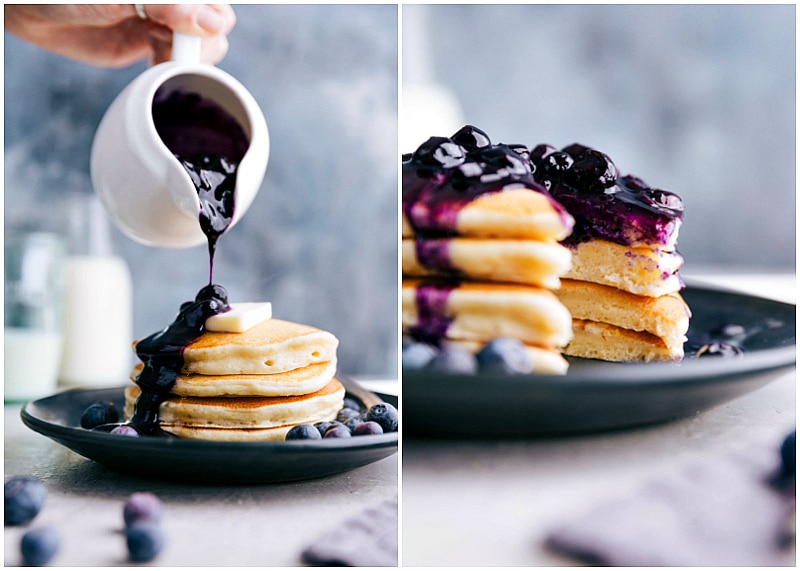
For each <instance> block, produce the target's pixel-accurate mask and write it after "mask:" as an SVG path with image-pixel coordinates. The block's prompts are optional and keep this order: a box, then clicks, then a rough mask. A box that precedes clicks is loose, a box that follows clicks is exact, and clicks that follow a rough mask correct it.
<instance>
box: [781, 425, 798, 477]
mask: <svg viewBox="0 0 800 571" xmlns="http://www.w3.org/2000/svg"><path fill="white" fill-rule="evenodd" d="M796 433H797V431H796V430H792V432H791V433H790V434H789V435H788V436H786V438H784V439H783V442H782V443H781V469H782V470H783V473H784V474H785V475H787V476H790V475H793V474H795V457H796V456H797V436H796Z"/></svg>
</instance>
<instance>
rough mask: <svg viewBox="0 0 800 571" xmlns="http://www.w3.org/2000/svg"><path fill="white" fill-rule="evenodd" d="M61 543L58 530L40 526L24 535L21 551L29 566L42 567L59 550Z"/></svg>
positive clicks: (26, 564)
mask: <svg viewBox="0 0 800 571" xmlns="http://www.w3.org/2000/svg"><path fill="white" fill-rule="evenodd" d="M60 544H61V540H60V537H59V535H58V532H57V531H56V530H55V529H53V528H52V527H38V528H34V529H31V530H29V531H28V532H26V533H25V535H23V536H22V540H21V541H20V551H21V552H22V560H23V563H24V565H25V566H27V567H41V566H43V565H47V563H48V562H49V561H50V560H51V559H52V558H53V556H54V555H55V554H56V552H58V548H59V546H60Z"/></svg>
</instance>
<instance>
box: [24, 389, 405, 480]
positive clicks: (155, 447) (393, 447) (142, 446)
mask: <svg viewBox="0 0 800 571" xmlns="http://www.w3.org/2000/svg"><path fill="white" fill-rule="evenodd" d="M340 378H341V377H340ZM342 381H343V383H345V384H346V386H347V389H348V394H349V395H350V396H358V397H362V396H364V394H369V395H370V396H371V397H373V398H375V399H376V400H382V401H385V402H389V403H392V404H393V405H395V406H396V405H397V397H394V396H390V395H375V394H374V393H368V392H366V393H365V392H364V389H363V388H361V387H359V386H358V385H356V384H355V383H354V382H353V381H345V380H344V379H342ZM123 390H124V387H119V388H110V389H90V390H86V389H73V390H68V391H65V392H62V393H58V394H55V395H53V396H50V397H46V398H43V399H39V400H36V401H33V402H30V403H28V404H26V405H25V406H24V407H23V408H22V421H23V422H24V423H25V424H26V425H27V426H28V427H29V428H31V429H32V430H34V431H36V432H38V433H40V434H43V435H45V436H47V437H48V438H51V439H52V440H55V441H56V442H58V443H59V444H62V445H64V446H66V447H67V448H69V449H71V450H73V451H75V452H77V453H78V454H80V455H81V456H84V457H86V458H89V459H91V460H95V461H97V462H100V463H101V464H103V465H105V466H107V467H108V468H111V469H113V470H117V471H120V472H126V473H132V474H137V475H141V476H147V477H151V478H158V479H168V480H180V481H182V482H207V483H220V484H265V483H275V482H288V481H296V480H308V479H312V478H319V477H322V476H330V475H332V474H339V473H342V472H347V471H349V470H353V469H355V468H358V467H360V466H365V465H367V464H371V463H372V462H377V461H378V460H382V459H383V458H386V457H388V456H391V455H392V454H394V453H396V452H397V440H398V437H397V433H396V432H394V433H391V434H382V435H378V436H357V437H353V438H348V439H329V440H314V441H301V440H296V441H292V442H230V443H228V442H225V443H223V442H209V441H200V440H185V439H180V438H162V437H140V438H131V437H129V436H127V437H126V436H118V435H112V434H107V433H103V432H94V431H91V430H86V429H83V428H81V427H80V418H81V415H82V414H83V411H84V410H85V409H86V407H87V406H89V405H90V404H91V403H93V402H95V401H98V400H110V401H113V402H114V404H116V406H117V408H118V409H119V410H122V408H123V406H124V397H123ZM361 400H362V402H364V400H365V399H364V398H362V399H361Z"/></svg>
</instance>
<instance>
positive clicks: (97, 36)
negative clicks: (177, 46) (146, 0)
mask: <svg viewBox="0 0 800 571" xmlns="http://www.w3.org/2000/svg"><path fill="white" fill-rule="evenodd" d="M142 6H143V8H144V11H145V14H146V15H147V19H142V18H140V17H139V15H137V13H136V9H135V8H134V5H133V4H50V5H45V4H6V5H5V6H4V15H5V28H6V30H8V31H9V32H11V33H12V34H14V35H15V36H17V37H19V38H21V39H23V40H25V41H27V42H30V43H32V44H35V45H37V46H39V47H41V48H44V49H46V50H49V51H52V52H54V53H57V54H59V55H62V56H64V57H68V58H70V59H74V60H77V61H80V62H83V63H88V64H92V65H96V66H101V67H115V68H119V67H125V66H128V65H131V64H133V63H135V62H137V61H139V60H142V59H145V58H150V60H151V62H152V63H160V62H163V61H167V60H168V59H169V56H170V52H171V47H172V32H173V31H175V32H180V33H183V34H187V35H192V36H199V37H200V38H201V48H200V59H201V61H203V62H205V63H212V64H213V63H218V62H219V61H221V60H222V58H224V57H225V54H226V53H227V52H228V39H227V34H228V33H230V31H231V30H232V29H233V27H234V25H235V24H236V15H235V14H234V12H233V9H232V8H231V7H230V6H229V5H228V4H144V5H142Z"/></svg>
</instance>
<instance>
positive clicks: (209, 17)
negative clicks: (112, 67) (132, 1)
mask: <svg viewBox="0 0 800 571" xmlns="http://www.w3.org/2000/svg"><path fill="white" fill-rule="evenodd" d="M144 8H145V12H146V13H147V17H148V18H149V19H150V20H152V21H153V22H155V23H156V24H160V25H162V26H164V27H166V28H169V29H171V30H174V31H176V32H179V33H182V34H188V35H192V36H201V37H209V36H215V35H227V34H229V33H230V31H231V30H232V29H233V27H234V26H235V25H236V14H235V13H234V11H233V8H231V7H230V6H229V5H228V4H147V5H145V7H144ZM131 10H133V6H131ZM134 13H135V12H134Z"/></svg>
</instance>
